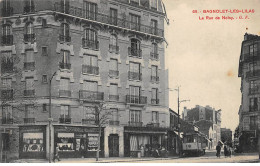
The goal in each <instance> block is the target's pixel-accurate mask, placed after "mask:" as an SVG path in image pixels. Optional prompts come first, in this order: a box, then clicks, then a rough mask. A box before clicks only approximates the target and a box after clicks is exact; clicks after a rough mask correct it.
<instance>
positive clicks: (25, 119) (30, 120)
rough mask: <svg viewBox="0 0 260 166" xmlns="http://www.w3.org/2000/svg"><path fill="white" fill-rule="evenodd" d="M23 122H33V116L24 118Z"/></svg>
mask: <svg viewBox="0 0 260 166" xmlns="http://www.w3.org/2000/svg"><path fill="white" fill-rule="evenodd" d="M23 122H24V123H25V124H30V123H35V118H24V119H23Z"/></svg>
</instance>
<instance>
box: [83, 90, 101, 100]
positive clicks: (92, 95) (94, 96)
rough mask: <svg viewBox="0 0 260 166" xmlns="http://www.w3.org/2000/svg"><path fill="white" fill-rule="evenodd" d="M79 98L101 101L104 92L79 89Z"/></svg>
mask: <svg viewBox="0 0 260 166" xmlns="http://www.w3.org/2000/svg"><path fill="white" fill-rule="evenodd" d="M79 99H81V100H90V101H96V100H99V101H101V100H104V92H94V91H86V90H80V91H79Z"/></svg>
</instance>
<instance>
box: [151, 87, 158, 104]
mask: <svg viewBox="0 0 260 166" xmlns="http://www.w3.org/2000/svg"><path fill="white" fill-rule="evenodd" d="M151 103H152V104H159V99H158V89H157V88H152V100H151Z"/></svg>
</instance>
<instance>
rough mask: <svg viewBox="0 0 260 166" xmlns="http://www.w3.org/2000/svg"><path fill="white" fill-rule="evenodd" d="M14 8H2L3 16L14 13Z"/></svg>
mask: <svg viewBox="0 0 260 166" xmlns="http://www.w3.org/2000/svg"><path fill="white" fill-rule="evenodd" d="M13 10H14V9H13V8H12V7H9V8H3V9H2V16H3V17H9V16H11V15H13Z"/></svg>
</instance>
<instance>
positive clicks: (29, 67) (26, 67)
mask: <svg viewBox="0 0 260 166" xmlns="http://www.w3.org/2000/svg"><path fill="white" fill-rule="evenodd" d="M23 69H24V70H35V62H24V64H23Z"/></svg>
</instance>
